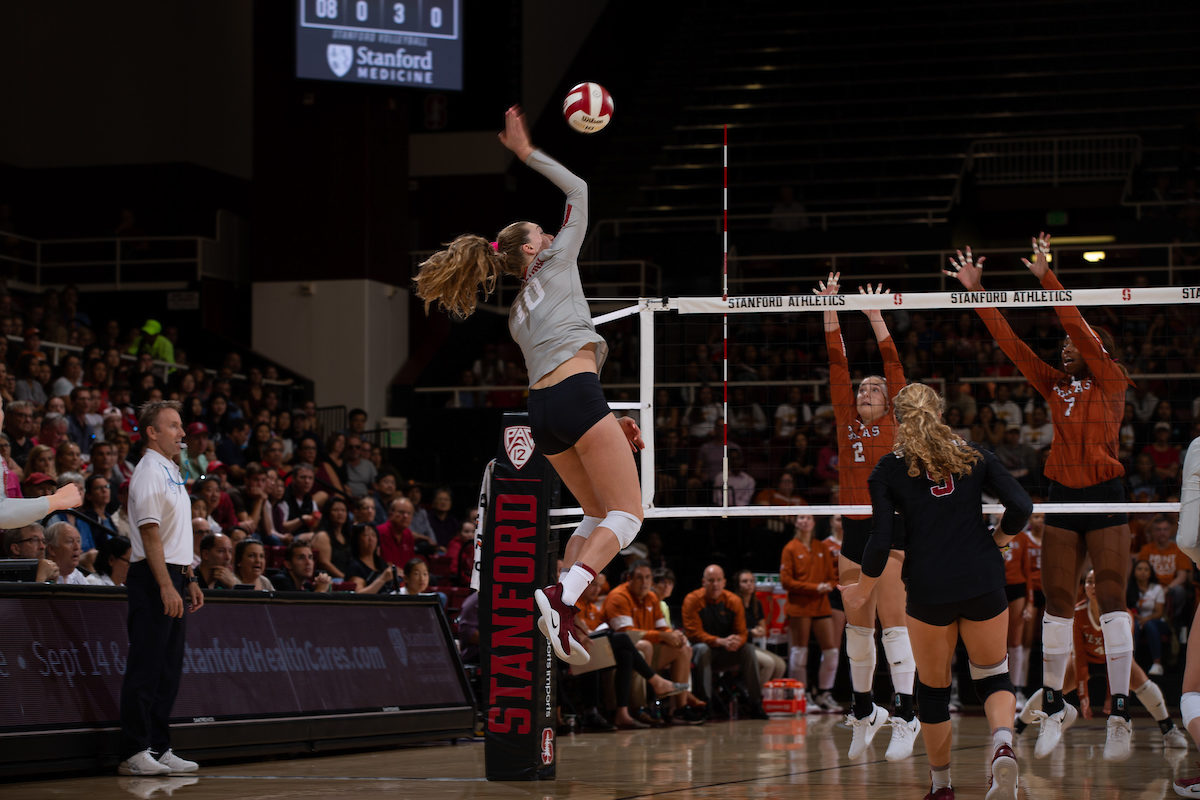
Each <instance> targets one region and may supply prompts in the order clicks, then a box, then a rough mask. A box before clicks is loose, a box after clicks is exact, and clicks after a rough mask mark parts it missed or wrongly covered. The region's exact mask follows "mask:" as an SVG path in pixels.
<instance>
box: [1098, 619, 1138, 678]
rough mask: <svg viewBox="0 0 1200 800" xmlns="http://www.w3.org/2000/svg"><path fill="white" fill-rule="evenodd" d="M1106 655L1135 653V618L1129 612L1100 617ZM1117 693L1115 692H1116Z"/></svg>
mask: <svg viewBox="0 0 1200 800" xmlns="http://www.w3.org/2000/svg"><path fill="white" fill-rule="evenodd" d="M1100 630H1101V632H1102V633H1103V634H1104V652H1105V654H1106V655H1118V654H1120V653H1132V652H1133V618H1132V617H1130V616H1129V612H1128V611H1110V612H1108V613H1107V614H1101V615H1100ZM1114 691H1115V690H1114Z"/></svg>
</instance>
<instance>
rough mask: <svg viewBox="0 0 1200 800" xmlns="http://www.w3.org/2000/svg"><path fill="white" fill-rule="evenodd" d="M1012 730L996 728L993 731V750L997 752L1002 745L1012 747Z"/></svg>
mask: <svg viewBox="0 0 1200 800" xmlns="http://www.w3.org/2000/svg"><path fill="white" fill-rule="evenodd" d="M1012 742H1013V740H1012V728H996V730H994V731H992V749H993V750H995V749H996V748H997V747H999V746H1000V745H1002V744H1006V745H1008V746H1009V747H1012Z"/></svg>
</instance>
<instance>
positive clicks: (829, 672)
mask: <svg viewBox="0 0 1200 800" xmlns="http://www.w3.org/2000/svg"><path fill="white" fill-rule="evenodd" d="M840 652H841V651H840V650H839V649H838V648H836V647H831V648H830V649H828V650H822V651H821V670H820V672H819V673H817V685H818V686H819V687H821V691H823V692H824V691H826V690H829V689H832V688H833V681H834V679H835V678H836V677H837V668H838V655H839V653H840Z"/></svg>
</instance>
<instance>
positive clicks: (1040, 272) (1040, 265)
mask: <svg viewBox="0 0 1200 800" xmlns="http://www.w3.org/2000/svg"><path fill="white" fill-rule="evenodd" d="M1030 242H1031V244H1032V245H1033V261H1032V262H1030V260H1029V259H1028V258H1022V259H1021V263H1022V264H1024V265H1025V267H1026V269H1028V270H1029V271H1030V272H1032V273H1033V274H1034V275H1035V276H1037V278H1038V280H1041V279H1042V278H1043V277H1044V276H1045V274H1046V273H1047V272H1048V271H1049V270H1050V259H1048V258H1047V256H1048V255H1049V254H1050V234H1048V233H1046V232H1045V231H1043V232H1041V233H1039V234H1038V235H1037V236H1035V237H1033V239H1031V240H1030Z"/></svg>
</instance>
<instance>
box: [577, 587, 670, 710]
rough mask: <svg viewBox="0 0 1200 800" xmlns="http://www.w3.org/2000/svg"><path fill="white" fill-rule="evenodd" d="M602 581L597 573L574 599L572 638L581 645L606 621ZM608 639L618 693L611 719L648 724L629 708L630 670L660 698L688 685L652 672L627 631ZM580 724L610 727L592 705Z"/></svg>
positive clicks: (585, 644)
mask: <svg viewBox="0 0 1200 800" xmlns="http://www.w3.org/2000/svg"><path fill="white" fill-rule="evenodd" d="M603 584H604V575H603V574H601V575H598V576H596V579H595V580H594V581H592V582H591V583H590V584H588V587H587V588H586V589H584V590H583V594H581V595H579V600H577V601H576V602H575V608H576V609H578V613H576V615H575V630H576V637H575V638H576V639H578V641H579V642H580V643H581V644H582V645H583V646H584V647H591V635H592V634H593V633H596V632H597V629H599V628H600V627H601V626H603V625H604V624H605V621H604V609H603V606H602V605H601V604H600V603H599V602H597V601H598V600H599V598H600V590H601V587H602V585H603ZM608 639H609V644H610V645H611V646H612V651H613V660H614V661H616V662H617V663H616V666H615V667H613V668H612V669H615V670H616V673H615V674H614V676H613V682H614V689H615V690H616V696H617V712H616V715H615V716H614V717H613V722H614V723H615V724H616V727H618V728H648V727H650V725H651V724H652V722H651V720H650V719H643V718H641V716H642V715H640V714H639V715H638V716H637V717H635V716H634V715H632V714H631V713H630V711H629V698H630V695H631V694H632V689H633V673H634V672H637V674H639V675H641V676H642V677H643V678H645V680H646V683H647V684H648V685H649V687H650V688H651V689H652V690H653V691H654V694H655V695H657V696H658V697H659V698H664V697H671V696H673V695H677V694H679V693H680V692H685V691H687V688H688V687H687V684H686V683H673V682H672V681H669V680H667V679H666V678H664V677H663V676H661V675H659V674H658V673H657V672H655V671H654V670H653V669H652V668H651V667H650V665H649V664H647V663H646V660H645V659H644V658H642V655H641V653H639V652H638V651H637V648H636V647H634V644H633V640H632V639H630V638H629V635H628V634H625V633H616V632H612V633H610V634H609V637H608ZM593 696H594V697H599V692H594V693H593ZM583 725H584V727H585V728H591V729H593V730H612V726H611V725H609V723H608V720H606V719H604V717H603V715H602V714H601V713H600V711H599V709H598V708H597V707H596V706H595V705H593V706H592V708H591V709H590V710H589V711H588V712H587V713H585V714H584V716H583Z"/></svg>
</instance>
